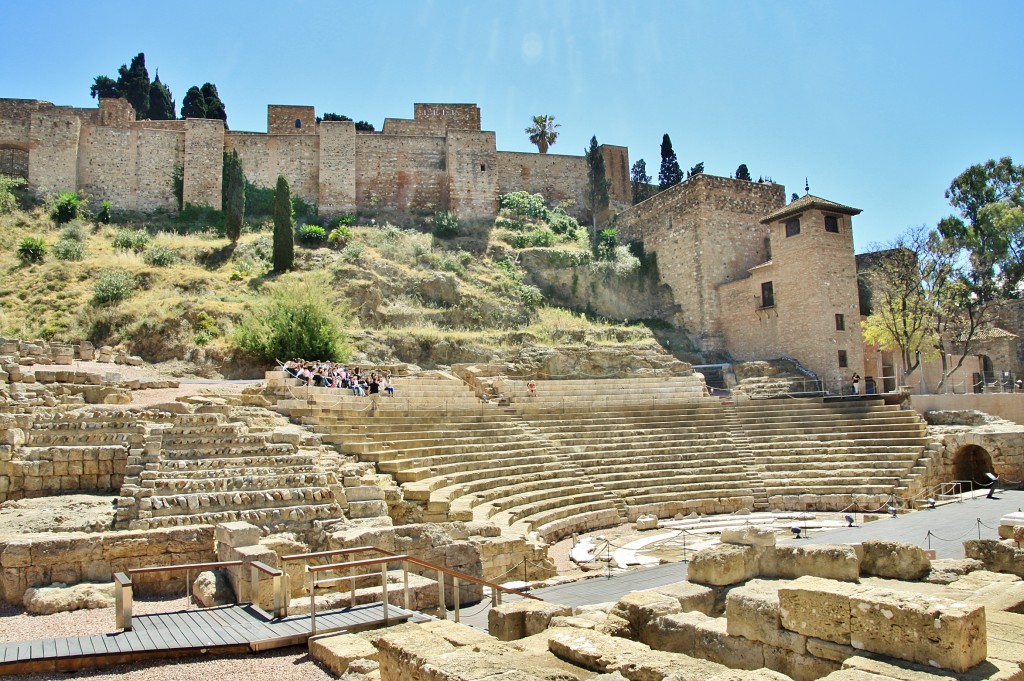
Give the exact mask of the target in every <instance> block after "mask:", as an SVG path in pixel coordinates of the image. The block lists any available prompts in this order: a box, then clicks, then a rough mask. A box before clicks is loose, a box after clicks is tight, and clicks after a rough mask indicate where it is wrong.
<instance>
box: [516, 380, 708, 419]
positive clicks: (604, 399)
mask: <svg viewBox="0 0 1024 681" xmlns="http://www.w3.org/2000/svg"><path fill="white" fill-rule="evenodd" d="M534 383H535V384H536V388H535V390H533V391H530V389H529V387H528V384H529V381H526V380H511V379H509V380H503V381H499V382H497V383H496V387H497V388H498V390H500V391H501V392H502V393H503V394H504V395H505V396H506V398H508V400H509V401H510V402H511V403H513V404H515V406H516V408H517V409H519V410H520V411H549V410H551V409H553V408H558V409H571V408H572V407H573V405H574V404H583V405H591V406H595V405H596V406H598V407H600V406H603V405H608V406H618V405H622V404H624V403H638V404H656V403H660V402H677V401H680V400H693V399H700V398H702V397H706V396H707V391H706V389H705V386H704V382H703V381H702V380H701V379H700V378H698V377H697V376H696V375H690V376H643V377H629V378H619V379H566V380H543V379H541V380H537V381H534Z"/></svg>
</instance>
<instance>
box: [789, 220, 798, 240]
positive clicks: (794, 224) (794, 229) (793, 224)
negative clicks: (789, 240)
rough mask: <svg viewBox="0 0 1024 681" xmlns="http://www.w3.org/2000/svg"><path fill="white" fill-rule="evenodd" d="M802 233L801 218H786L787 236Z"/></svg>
mask: <svg viewBox="0 0 1024 681" xmlns="http://www.w3.org/2000/svg"><path fill="white" fill-rule="evenodd" d="M799 233H800V218H791V219H789V220H786V236H787V237H789V236H796V235H797V234H799Z"/></svg>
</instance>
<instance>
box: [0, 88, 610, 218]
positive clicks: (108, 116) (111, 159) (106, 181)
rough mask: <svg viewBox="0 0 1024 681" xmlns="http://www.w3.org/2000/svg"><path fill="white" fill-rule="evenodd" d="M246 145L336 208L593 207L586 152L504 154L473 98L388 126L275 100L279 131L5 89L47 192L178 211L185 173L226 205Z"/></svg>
mask: <svg viewBox="0 0 1024 681" xmlns="http://www.w3.org/2000/svg"><path fill="white" fill-rule="evenodd" d="M231 150H236V151H238V154H239V156H240V157H241V159H242V164H243V168H244V169H245V173H246V177H247V178H248V179H249V180H250V181H251V182H253V183H254V184H256V185H258V186H263V187H273V186H274V185H275V184H276V181H277V177H278V175H284V176H285V177H286V178H287V179H288V181H289V184H290V185H291V189H292V193H293V194H294V195H296V196H299V197H301V198H302V199H304V200H305V201H307V202H309V203H311V204H316V205H318V207H319V210H320V213H321V214H323V215H336V214H339V213H342V212H348V211H354V210H373V209H378V208H379V209H394V210H399V211H406V212H422V213H432V212H434V211H437V210H445V209H447V210H453V211H456V212H457V213H458V214H459V215H460V216H461V217H463V218H464V219H477V218H480V219H486V218H490V217H493V216H494V215H495V214H496V213H497V208H498V204H497V200H498V195H499V194H501V193H505V192H509V191H515V190H520V189H526V190H529V191H531V192H541V193H543V194H544V195H545V196H546V197H547V198H548V199H549V200H550V201H553V202H558V201H569V202H571V203H572V204H573V207H572V208H571V209H570V210H572V211H574V212H575V213H576V214H577V215H579V216H581V217H582V216H583V213H584V206H585V201H584V195H585V190H586V175H587V173H586V163H585V161H584V159H583V157H582V156H562V155H547V154H544V155H542V154H528V153H516V152H500V151H498V150H497V144H496V140H495V135H494V133H493V132H488V131H484V130H482V129H481V123H480V109H479V107H477V106H476V105H474V104H416V105H415V112H414V118H413V119H411V120H409V119H397V118H388V119H386V120H385V122H384V126H383V130H382V131H381V132H373V133H366V132H356V130H355V125H354V124H353V123H351V122H335V121H327V122H323V123H317V122H316V111H315V109H314V108H313V107H311V106H285V105H270V106H268V108H267V132H265V133H262V132H236V131H228V130H226V129H225V128H224V125H223V123H221V122H220V121H209V120H205V119H188V120H180V121H136V120H135V116H134V111H133V110H132V109H131V105H130V104H128V103H127V102H126V101H124V100H121V99H101V100H100V103H99V107H98V108H96V109H85V108H73V107H62V106H55V105H53V104H51V103H50V102H44V101H39V100H19V99H0V173H4V174H10V175H16V176H21V177H25V178H26V179H27V180H28V181H29V184H30V186H31V187H32V188H33V189H35V190H37V191H39V192H42V193H54V192H59V191H84V192H85V193H86V194H87V195H88V196H89V198H90V199H91V200H94V201H100V200H108V201H110V202H111V203H112V204H113V206H114V207H115V208H118V209H122V210H137V211H152V210H158V209H164V210H174V209H175V208H176V199H175V196H174V192H173V189H172V179H171V178H172V173H173V172H174V169H175V168H176V167H180V168H182V170H183V173H184V184H185V187H184V201H185V202H186V203H192V204H196V205H210V206H214V207H219V206H220V201H221V197H220V191H221V175H222V154H223V152H226V151H231ZM601 151H602V154H603V155H604V157H605V164H606V167H607V168H608V176H609V178H610V180H611V181H612V186H611V190H610V194H611V199H612V201H613V202H614V203H615V204H616V205H618V204H623V203H625V202H627V201H628V200H629V196H630V184H629V152H628V149H626V148H625V147H616V146H609V145H605V146H602V147H601Z"/></svg>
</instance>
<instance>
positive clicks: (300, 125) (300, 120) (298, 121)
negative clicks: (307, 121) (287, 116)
mask: <svg viewBox="0 0 1024 681" xmlns="http://www.w3.org/2000/svg"><path fill="white" fill-rule="evenodd" d="M301 127H302V119H299V118H296V119H295V129H296V130H298V129H299V128H301Z"/></svg>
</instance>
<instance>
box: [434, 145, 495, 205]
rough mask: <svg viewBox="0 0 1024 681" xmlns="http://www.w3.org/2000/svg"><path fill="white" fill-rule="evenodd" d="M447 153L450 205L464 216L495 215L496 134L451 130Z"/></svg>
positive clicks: (446, 164)
mask: <svg viewBox="0 0 1024 681" xmlns="http://www.w3.org/2000/svg"><path fill="white" fill-rule="evenodd" d="M446 152H447V153H446V157H445V159H446V160H445V166H446V167H447V169H448V207H449V208H450V209H451V210H454V211H455V212H457V213H458V214H459V217H460V218H463V219H470V220H472V219H481V220H485V219H487V218H492V217H493V216H494V214H495V213H497V212H498V171H497V165H498V164H497V149H496V146H495V140H494V133H493V132H475V131H457V130H452V131H450V132H449V133H448V138H447V144H446Z"/></svg>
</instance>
